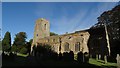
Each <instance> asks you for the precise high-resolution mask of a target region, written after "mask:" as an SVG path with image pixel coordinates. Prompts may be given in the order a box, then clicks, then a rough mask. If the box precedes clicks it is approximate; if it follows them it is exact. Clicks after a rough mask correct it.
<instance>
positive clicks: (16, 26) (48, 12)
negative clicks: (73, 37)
mask: <svg viewBox="0 0 120 68" xmlns="http://www.w3.org/2000/svg"><path fill="white" fill-rule="evenodd" d="M115 5H116V2H3V3H2V37H4V35H5V33H6V32H7V31H9V32H10V33H11V37H12V42H13V41H14V37H15V34H17V33H19V32H26V33H27V41H28V40H29V39H32V38H33V33H34V27H35V21H36V20H37V19H39V18H45V19H46V20H48V21H49V22H50V31H51V32H54V33H57V34H59V35H60V34H65V33H66V32H68V33H73V32H75V31H79V30H85V29H89V28H90V27H91V26H92V25H94V24H96V23H97V17H99V16H100V14H102V13H103V12H104V11H108V10H111V9H112V8H113V7H115Z"/></svg>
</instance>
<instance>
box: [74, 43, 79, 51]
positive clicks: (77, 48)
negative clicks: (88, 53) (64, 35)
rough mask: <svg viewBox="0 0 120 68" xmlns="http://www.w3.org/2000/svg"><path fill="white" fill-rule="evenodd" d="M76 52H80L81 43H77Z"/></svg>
mask: <svg viewBox="0 0 120 68" xmlns="http://www.w3.org/2000/svg"><path fill="white" fill-rule="evenodd" d="M75 51H76V52H78V51H80V42H77V43H75Z"/></svg>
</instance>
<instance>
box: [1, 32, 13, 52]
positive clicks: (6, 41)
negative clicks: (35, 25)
mask: <svg viewBox="0 0 120 68" xmlns="http://www.w3.org/2000/svg"><path fill="white" fill-rule="evenodd" d="M2 49H3V52H4V51H5V52H9V51H10V49H11V35H10V32H8V31H7V32H6V33H5V36H4V38H3V40H2Z"/></svg>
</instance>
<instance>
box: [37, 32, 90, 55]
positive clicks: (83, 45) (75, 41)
mask: <svg viewBox="0 0 120 68" xmlns="http://www.w3.org/2000/svg"><path fill="white" fill-rule="evenodd" d="M89 36H90V34H89V33H88V32H87V31H81V32H79V33H71V34H64V35H59V36H50V37H46V38H41V39H39V41H38V42H39V43H42V44H48V45H51V47H52V49H53V50H54V51H55V52H57V53H59V52H61V53H63V52H69V51H73V52H74V53H75V54H77V53H78V52H80V51H81V52H83V53H85V52H87V53H89V50H88V45H87V42H88V39H89ZM60 41H61V42H60ZM66 45H68V50H66V48H65V46H66ZM76 45H78V47H79V48H77V47H76ZM60 46H61V50H59V48H60ZM75 47H76V48H75ZM75 49H77V51H76V50H75Z"/></svg>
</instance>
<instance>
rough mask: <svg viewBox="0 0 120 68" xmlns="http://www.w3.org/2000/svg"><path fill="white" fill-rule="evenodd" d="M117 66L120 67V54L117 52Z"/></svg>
mask: <svg viewBox="0 0 120 68" xmlns="http://www.w3.org/2000/svg"><path fill="white" fill-rule="evenodd" d="M116 59H117V68H120V55H119V54H117V58H116Z"/></svg>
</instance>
